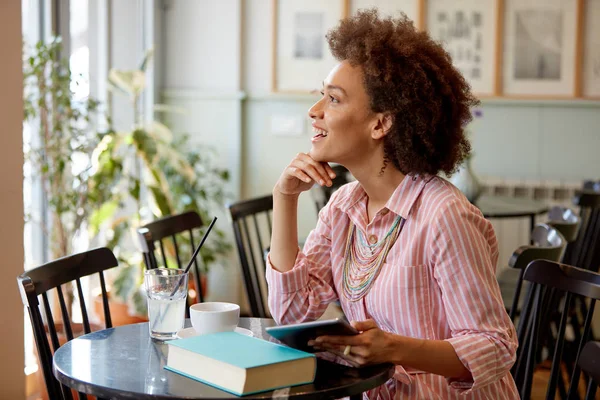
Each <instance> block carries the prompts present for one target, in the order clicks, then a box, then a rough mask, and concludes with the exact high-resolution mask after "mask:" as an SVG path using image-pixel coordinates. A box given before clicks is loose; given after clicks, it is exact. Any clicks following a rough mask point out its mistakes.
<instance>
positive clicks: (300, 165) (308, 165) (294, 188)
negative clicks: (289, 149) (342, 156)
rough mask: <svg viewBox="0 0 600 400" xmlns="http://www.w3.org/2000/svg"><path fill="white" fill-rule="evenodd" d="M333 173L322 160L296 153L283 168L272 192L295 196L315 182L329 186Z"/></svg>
mask: <svg viewBox="0 0 600 400" xmlns="http://www.w3.org/2000/svg"><path fill="white" fill-rule="evenodd" d="M333 178H335V173H334V172H333V170H332V169H331V167H330V166H329V164H327V163H324V162H318V161H315V160H314V159H313V158H312V157H311V156H309V155H308V154H306V153H298V154H297V155H296V157H294V159H293V160H292V162H290V164H289V165H288V166H287V167H286V168H285V169H284V170H283V173H282V174H281V176H280V177H279V180H278V181H277V183H276V184H275V189H274V190H273V191H274V194H283V195H286V196H294V195H295V196H297V195H299V194H300V193H302V192H305V191H307V190H309V189H310V188H311V187H312V186H313V184H314V183H315V182H316V183H318V184H319V185H321V186H331V185H332V184H333V182H332V181H331V180H332V179H333Z"/></svg>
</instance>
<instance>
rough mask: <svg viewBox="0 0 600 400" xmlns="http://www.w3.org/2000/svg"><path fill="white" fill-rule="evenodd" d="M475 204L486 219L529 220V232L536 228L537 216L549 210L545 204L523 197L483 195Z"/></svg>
mask: <svg viewBox="0 0 600 400" xmlns="http://www.w3.org/2000/svg"><path fill="white" fill-rule="evenodd" d="M474 204H475V206H476V207H477V208H479V209H480V210H481V213H482V214H483V216H484V217H485V218H520V217H523V218H524V217H527V218H529V228H530V231H529V232H532V231H533V228H534V227H535V217H536V215H540V214H544V213H546V212H548V210H549V207H548V205H547V204H546V203H544V202H541V201H536V200H533V199H529V198H522V197H509V196H495V195H483V196H481V197H479V198H477V199H476V200H475V202H474Z"/></svg>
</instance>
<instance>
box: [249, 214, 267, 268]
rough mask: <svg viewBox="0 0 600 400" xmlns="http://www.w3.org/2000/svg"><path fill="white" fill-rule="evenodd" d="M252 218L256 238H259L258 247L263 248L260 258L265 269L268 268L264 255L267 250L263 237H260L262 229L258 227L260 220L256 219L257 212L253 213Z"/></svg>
mask: <svg viewBox="0 0 600 400" xmlns="http://www.w3.org/2000/svg"><path fill="white" fill-rule="evenodd" d="M252 220H253V222H254V231H255V232H256V238H257V239H258V248H259V249H260V250H261V257H260V259H261V260H262V264H263V267H264V269H267V262H266V261H265V257H264V255H263V254H264V250H265V246H263V244H262V239H261V237H260V230H259V228H258V220H257V219H256V214H254V215H252Z"/></svg>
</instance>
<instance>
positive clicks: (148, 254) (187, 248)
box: [138, 211, 204, 315]
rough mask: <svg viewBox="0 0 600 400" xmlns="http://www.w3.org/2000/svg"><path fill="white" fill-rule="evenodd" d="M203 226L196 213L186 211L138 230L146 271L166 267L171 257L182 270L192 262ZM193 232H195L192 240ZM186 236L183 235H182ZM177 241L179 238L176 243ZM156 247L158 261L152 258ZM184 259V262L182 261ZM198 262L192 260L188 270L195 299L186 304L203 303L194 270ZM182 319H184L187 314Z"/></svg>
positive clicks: (200, 279) (200, 280) (197, 273)
mask: <svg viewBox="0 0 600 400" xmlns="http://www.w3.org/2000/svg"><path fill="white" fill-rule="evenodd" d="M203 226H204V223H203V222H202V219H201V218H200V216H199V215H198V213H196V212H195V211H187V212H184V213H181V214H177V215H171V216H168V217H165V218H161V219H158V220H156V221H152V222H150V223H148V224H146V225H144V226H142V227H140V228H138V235H139V245H140V250H141V251H142V253H143V255H144V263H145V265H146V268H147V269H154V268H158V267H159V266H163V267H167V266H168V265H169V262H168V259H169V255H173V256H174V257H175V258H174V261H175V262H176V263H177V268H181V269H183V268H185V267H186V266H187V263H188V262H189V260H191V259H192V255H193V254H194V250H195V249H196V244H199V243H200V240H201V238H202V237H201V236H200V233H199V232H198V231H199V229H200V228H202V227H203ZM194 231H196V232H198V233H197V234H196V236H195V235H194ZM186 233H187V235H185V234H186ZM186 236H187V237H186ZM177 237H179V241H178V240H177ZM169 239H170V240H169ZM157 243H158V249H160V261H159V259H157V257H156V251H157V246H156V244H157ZM201 252H202V251H201ZM184 256H185V257H186V258H182V257H184ZM198 258H199V257H196V258H195V259H194V266H193V270H192V271H193V272H192V275H193V278H194V280H193V281H194V285H195V289H196V290H195V292H196V296H195V297H194V296H190V295H188V304H193V303H195V302H202V301H204V297H203V290H202V289H203V288H202V275H201V270H200V268H199V266H198V265H199V262H198ZM196 300H197V301H196ZM186 310H187V309H186ZM186 315H188V314H187V311H186Z"/></svg>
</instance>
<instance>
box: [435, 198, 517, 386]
mask: <svg viewBox="0 0 600 400" xmlns="http://www.w3.org/2000/svg"><path fill="white" fill-rule="evenodd" d="M437 215H438V216H437V218H434V221H433V224H432V228H431V229H432V233H433V234H432V235H431V236H430V237H431V240H432V246H431V247H430V248H431V249H432V250H431V251H432V255H431V256H432V258H431V259H432V262H433V266H434V277H435V279H436V281H437V282H438V284H439V287H440V288H441V292H442V299H443V303H444V306H445V309H446V313H447V318H448V324H449V327H450V329H451V337H450V338H449V339H447V341H448V342H449V343H450V344H451V345H452V346H453V347H454V350H455V351H456V354H457V356H458V358H459V359H460V361H461V362H462V363H463V364H464V366H465V367H466V368H467V369H468V370H469V371H470V372H471V378H470V379H468V380H464V381H460V380H456V379H448V382H449V384H450V386H451V387H452V388H454V389H456V390H457V391H458V392H459V393H462V394H466V393H469V392H471V391H475V390H477V389H479V388H482V387H484V386H486V385H489V384H490V383H493V382H496V381H498V380H499V379H501V378H502V377H503V376H505V375H506V374H508V373H509V370H510V367H511V366H512V365H513V363H514V361H515V354H516V349H517V339H516V333H515V329H514V326H513V324H512V321H511V320H510V318H509V317H508V314H507V313H506V310H505V309H504V303H503V302H502V297H501V295H500V288H499V287H498V283H497V281H496V275H495V265H496V261H497V259H498V245H497V240H496V237H495V234H494V230H493V228H492V226H491V224H490V223H489V221H487V220H486V219H484V218H483V216H482V215H481V212H479V210H478V209H476V208H475V207H474V206H473V205H471V204H470V203H468V202H467V201H466V200H465V199H462V198H458V197H455V198H453V199H450V200H449V201H447V202H446V203H445V205H444V206H443V207H440V209H439V210H438V213H437Z"/></svg>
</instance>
